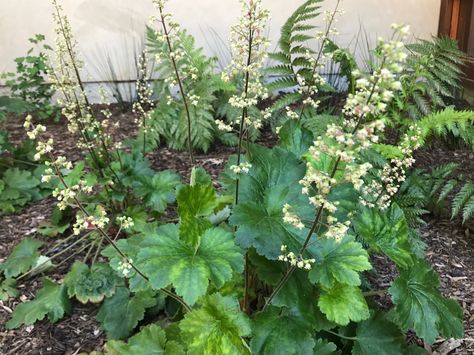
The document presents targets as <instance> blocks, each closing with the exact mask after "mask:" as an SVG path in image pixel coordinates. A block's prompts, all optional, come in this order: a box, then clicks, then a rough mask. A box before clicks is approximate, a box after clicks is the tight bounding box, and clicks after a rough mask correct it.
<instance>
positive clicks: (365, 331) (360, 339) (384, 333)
mask: <svg viewBox="0 0 474 355" xmlns="http://www.w3.org/2000/svg"><path fill="white" fill-rule="evenodd" d="M404 346H405V337H404V335H403V334H402V332H401V331H400V329H399V328H398V327H397V326H396V325H395V324H393V323H392V322H390V321H388V320H387V319H386V317H385V314H384V313H382V312H378V313H375V312H374V313H373V314H372V316H371V317H370V318H369V319H367V320H365V321H363V322H360V323H359V324H357V330H356V340H355V342H354V347H353V348H352V354H353V355H372V354H384V355H385V354H386V355H399V354H403V353H404V352H403V350H402V349H403V347H404Z"/></svg>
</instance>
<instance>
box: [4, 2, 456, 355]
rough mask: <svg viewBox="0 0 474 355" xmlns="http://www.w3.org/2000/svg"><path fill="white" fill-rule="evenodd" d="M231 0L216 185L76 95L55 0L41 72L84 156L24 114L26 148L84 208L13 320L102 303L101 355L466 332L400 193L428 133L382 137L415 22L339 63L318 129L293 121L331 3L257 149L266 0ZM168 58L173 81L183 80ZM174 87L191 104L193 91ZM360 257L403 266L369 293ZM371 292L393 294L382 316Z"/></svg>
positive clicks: (17, 253) (25, 267)
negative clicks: (53, 273)
mask: <svg viewBox="0 0 474 355" xmlns="http://www.w3.org/2000/svg"><path fill="white" fill-rule="evenodd" d="M240 2H241V6H242V11H241V15H240V19H239V21H238V22H237V24H236V25H235V26H233V27H232V31H231V40H232V49H233V52H234V56H233V60H232V63H231V64H230V66H229V68H228V70H226V71H225V73H223V79H224V81H229V80H234V81H235V82H239V81H241V83H239V84H238V85H237V87H238V88H242V89H241V90H240V91H238V92H237V93H236V94H235V95H233V96H232V97H231V98H230V104H231V105H232V106H233V107H234V108H237V109H240V110H241V118H240V119H239V120H238V121H237V122H235V124H234V123H231V124H228V123H225V122H223V121H218V122H216V125H217V126H218V127H220V128H221V129H222V130H223V131H225V132H228V131H233V130H234V129H235V130H236V131H237V132H238V135H239V144H238V152H237V155H236V156H232V157H230V158H229V162H228V164H227V166H226V169H225V171H224V172H223V174H222V176H221V179H220V180H221V181H220V182H221V186H222V189H220V190H219V191H217V190H216V189H215V187H214V184H213V181H212V180H211V178H210V177H209V175H207V173H206V172H205V171H204V170H203V169H201V168H194V169H193V171H192V174H191V181H190V183H189V184H181V183H180V181H179V178H178V177H177V176H176V175H175V174H174V173H171V172H169V171H163V172H158V173H156V172H153V171H151V169H150V168H149V166H148V164H147V160H146V158H145V156H144V153H145V150H146V149H144V144H145V141H146V138H145V137H144V136H142V135H141V134H140V135H139V137H138V138H137V140H138V142H139V144H136V145H132V153H125V152H124V150H123V149H122V147H121V146H120V144H118V143H117V142H115V139H114V136H113V133H111V132H113V130H112V129H111V127H112V125H111V123H110V120H109V117H110V113H109V112H108V111H107V110H105V111H104V112H103V116H104V117H105V118H104V119H99V118H97V116H96V115H95V113H94V112H93V110H92V109H91V107H90V104H89V103H88V101H87V96H86V94H85V91H84V87H83V84H82V81H81V80H80V75H79V73H80V69H81V67H80V61H78V59H77V53H76V44H75V41H74V39H73V36H72V32H71V28H70V25H69V22H68V21H67V18H66V17H65V16H64V15H63V13H62V10H61V7H60V6H59V5H58V4H57V3H56V0H53V4H54V5H55V9H56V11H57V12H56V14H55V22H56V25H57V28H58V30H57V34H58V37H57V43H56V53H57V58H56V64H55V66H53V67H52V68H51V70H50V76H51V78H52V80H53V82H54V84H55V86H56V88H57V89H58V90H59V91H61V92H62V93H63V98H62V101H61V105H62V107H63V114H64V115H65V116H66V118H67V119H68V122H69V130H70V131H71V132H73V133H77V135H78V137H79V144H80V146H81V147H83V148H84V149H85V150H86V151H87V152H88V154H87V158H86V161H85V163H84V162H79V163H77V164H73V163H72V162H69V161H68V160H67V158H65V157H57V156H55V155H54V152H53V141H52V140H51V139H50V138H48V137H47V132H45V131H46V128H45V127H44V126H42V125H38V124H35V123H34V122H33V120H32V119H31V118H30V117H28V118H27V120H26V123H25V128H26V129H27V131H28V135H29V136H30V138H31V139H36V140H37V158H38V159H39V160H41V159H44V160H45V163H46V164H47V165H48V166H49V171H48V172H47V173H46V174H45V175H44V176H43V181H45V182H51V181H55V182H56V186H57V187H56V190H55V192H54V196H55V197H56V198H57V199H58V201H59V204H58V206H59V208H60V209H61V210H66V209H73V210H74V211H77V214H76V218H75V223H74V225H73V235H72V236H70V237H68V238H65V239H64V240H62V241H60V242H59V243H60V244H61V243H67V244H66V245H67V249H68V250H75V253H76V254H78V253H80V252H82V251H84V252H85V253H86V256H85V258H83V259H82V261H76V263H74V265H73V266H72V268H71V270H70V272H69V273H68V274H67V275H66V277H65V279H64V282H62V283H57V282H54V281H53V280H51V279H49V278H45V279H44V281H43V288H42V289H41V290H40V291H39V292H38V294H37V297H36V299H34V300H32V301H28V302H25V303H22V304H20V305H18V306H17V308H16V309H15V311H14V312H13V314H12V318H11V320H10V321H9V322H8V323H7V327H8V328H16V327H18V326H20V325H21V324H32V323H34V322H35V321H37V320H40V319H43V318H44V317H46V316H47V317H48V319H49V320H50V321H52V322H56V321H59V320H60V319H61V318H62V317H63V316H64V315H65V314H66V313H67V312H69V310H70V306H71V301H70V300H71V299H73V298H75V299H77V300H78V301H79V302H82V303H89V302H91V303H100V308H99V311H98V314H97V320H98V321H99V322H100V324H101V326H102V328H103V329H104V331H105V332H106V334H107V337H108V338H109V341H108V342H107V344H106V345H105V352H106V353H109V354H138V353H150V352H151V351H153V352H157V353H158V352H165V353H169V354H181V353H189V354H250V353H253V354H340V353H349V352H351V353H352V354H405V353H410V354H411V353H413V354H415V353H424V352H425V351H424V350H423V349H422V348H419V347H417V346H416V345H408V344H406V342H405V336H404V334H405V332H407V331H408V330H413V331H415V332H416V335H417V336H418V337H419V338H421V339H422V340H424V341H426V342H427V343H433V342H434V341H435V340H436V338H437V337H438V336H443V337H462V335H463V325H462V310H461V308H460V307H459V305H458V304H457V302H455V301H454V300H451V299H446V298H444V297H443V296H442V294H441V293H440V291H439V279H438V276H437V275H436V273H435V272H434V271H433V270H432V269H431V267H430V266H429V264H428V263H427V262H426V261H425V260H424V259H423V257H422V256H423V255H420V252H419V249H418V246H417V241H416V240H413V236H412V233H411V231H410V227H409V225H408V222H407V219H406V217H405V215H404V212H403V210H402V209H401V208H400V207H399V206H398V205H397V204H396V203H394V202H393V197H394V196H395V195H396V193H397V191H398V189H399V186H400V184H401V183H402V182H403V181H404V180H405V174H406V171H407V169H409V168H410V167H411V166H412V164H413V152H414V151H415V150H416V149H418V148H419V147H420V145H421V144H422V142H423V140H424V138H425V137H426V136H427V135H428V134H429V130H428V129H426V127H427V126H426V125H422V124H419V125H418V124H416V123H413V124H412V125H411V126H410V127H409V128H408V129H407V130H406V134H405V135H404V136H403V137H402V139H400V143H398V146H390V145H388V144H383V142H384V130H385V127H386V126H387V125H388V124H389V123H390V119H391V117H390V114H389V112H388V111H387V108H388V107H389V105H390V103H391V102H392V100H393V98H394V96H395V95H397V93H398V92H399V91H400V90H402V89H403V87H402V84H401V83H400V81H399V75H400V73H402V72H403V70H404V65H405V61H406V59H407V55H406V50H405V45H404V43H403V40H404V39H405V38H406V37H407V36H408V34H409V28H408V27H407V26H404V25H393V31H394V33H393V36H392V37H391V39H389V40H384V39H379V40H378V42H377V46H376V48H375V49H374V58H375V60H374V62H373V63H372V64H371V65H372V67H371V70H370V71H368V72H364V71H362V70H359V69H355V70H353V71H352V72H351V73H350V82H353V83H354V90H353V92H352V93H350V94H349V95H348V97H347V100H346V101H345V104H344V107H343V109H342V112H341V113H340V114H339V117H337V119H335V120H334V122H329V123H328V124H327V125H326V127H325V129H324V132H323V133H322V134H319V135H316V136H315V135H314V133H313V132H311V131H309V130H308V129H307V128H305V127H304V126H303V124H302V118H303V117H304V116H305V115H306V110H310V112H314V110H318V108H319V105H320V102H319V100H318V98H317V93H318V92H319V90H320V88H321V87H323V86H327V82H326V80H325V78H324V76H322V75H320V74H319V72H320V71H319V69H320V68H321V65H322V64H324V63H325V62H327V61H330V60H331V58H332V56H333V53H332V52H331V51H329V50H328V49H327V48H328V46H327V44H328V43H329V41H330V37H332V36H334V35H335V34H337V30H336V28H335V26H334V24H335V22H336V17H337V16H339V15H341V14H342V11H341V10H340V9H339V6H340V2H339V1H338V2H337V4H336V8H335V10H334V11H333V12H328V13H326V14H325V17H326V28H325V29H324V30H323V31H318V33H317V38H318V39H319V41H320V45H321V50H320V51H319V52H315V53H312V52H309V51H306V50H305V51H304V53H300V52H299V51H298V49H295V51H294V53H293V55H297V56H298V55H300V54H303V55H304V58H305V61H306V62H305V63H309V64H310V70H309V71H308V70H307V71H304V72H302V73H301V74H300V75H298V76H297V79H298V82H299V86H298V88H297V89H296V90H297V92H298V93H299V97H300V98H301V99H302V100H301V102H300V105H298V106H297V107H295V106H292V107H287V108H286V109H285V110H284V117H283V119H282V120H281V122H283V123H282V125H281V127H279V129H278V135H279V143H278V144H277V145H276V146H275V147H273V148H266V147H262V146H259V145H256V144H252V143H251V142H250V139H249V135H248V134H247V133H248V131H249V129H250V128H259V127H261V126H262V122H263V121H264V120H268V119H270V117H271V116H272V111H271V109H267V110H261V111H260V116H258V117H254V116H251V115H250V114H249V113H250V112H254V111H255V108H256V106H257V105H258V104H259V102H260V101H261V100H263V99H265V98H267V97H268V96H269V94H270V93H269V92H268V91H267V89H266V86H265V85H264V82H263V81H262V78H263V74H262V69H263V66H264V63H265V60H266V56H267V48H268V39H267V38H266V37H265V33H266V26H267V24H268V19H269V13H268V11H267V10H265V9H263V7H262V3H261V1H260V0H241V1H240ZM319 2H320V1H317V0H308V1H306V2H305V5H306V9H307V10H308V9H309V10H308V11H310V12H311V13H314V11H315V8H317V7H318V6H319V5H318V3H319ZM155 5H156V6H157V9H158V11H159V19H160V20H159V21H160V23H161V25H162V26H163V31H162V32H159V33H158V34H159V35H160V36H161V37H160V38H161V39H162V41H163V42H164V44H166V43H168V44H167V45H168V46H169V48H168V49H169V50H168V52H167V53H168V56H167V57H163V58H161V59H162V60H167V61H171V63H172V64H173V63H174V64H176V61H179V58H178V57H181V56H183V55H184V54H183V53H180V52H176V50H173V47H172V46H173V43H174V42H173V41H172V39H173V36H171V35H170V36H168V34H167V33H168V32H167V31H168V27H166V26H167V24H168V26H170V27H169V28H170V29H176V26H177V25H174V24H173V25H170V21H171V20H170V19H171V16H170V15H168V14H167V13H166V12H164V8H165V1H162V0H161V1H155ZM302 8H303V7H301V8H300V9H299V10H298V11H302V10H301V9H302ZM298 16H303V17H304V16H305V14H304V13H302V14H300V15H298ZM301 26H303V25H301ZM305 29H306V27H297V28H296V29H295V31H301V30H305ZM305 38H306V37H303V38H301V40H302V41H305V40H306V39H305ZM295 40H297V39H295ZM331 43H333V42H332V40H331ZM323 49H324V50H323ZM287 59H288V58H287ZM290 59H291V58H290ZM173 67H174V68H175V69H176V70H175V79H173V80H174V81H173V82H172V83H171V84H172V85H178V86H180V78H182V76H180V74H181V73H180V72H179V69H178V66H177V65H173ZM186 71H187V72H188V73H192V72H193V68H190V67H188V68H187V69H186ZM138 90H139V91H140V92H141V93H142V97H143V100H141V101H140V102H139V103H138V104H137V105H135V110H136V112H137V113H138V114H139V116H140V117H141V121H140V120H139V121H138V122H140V123H139V124H140V126H141V128H144V129H146V127H148V126H147V125H148V124H149V122H148V120H152V119H153V118H152V117H151V116H150V115H149V112H148V111H147V108H149V107H150V106H152V100H151V92H150V91H149V87H148V86H146V84H143V83H142V84H140V83H139V84H138ZM181 95H182V101H183V102H184V104H185V105H186V102H187V100H189V101H191V102H192V101H193V99H192V98H191V97H187V96H186V95H187V94H186V92H185V91H183V90H182V91H181ZM196 100H197V99H196ZM186 111H187V110H186ZM188 113H189V114H187V116H186V117H187V120H188V123H189V128H191V125H190V122H189V121H191V120H192V119H193V117H192V115H191V114H190V112H188ZM142 133H143V131H142ZM145 133H146V132H145ZM191 135H192V132H191V133H190V136H189V137H188V143H190V142H191ZM142 143H143V144H142ZM134 147H135V148H134ZM136 147H138V148H136ZM374 156H376V157H377V159H373V157H374ZM190 157H191V159H193V158H192V149H190ZM369 157H372V159H369ZM374 160H376V161H377V162H378V163H377V164H375V163H373V161H374ZM86 164H87V167H88V169H86V168H85V167H86ZM175 201H176V205H177V218H176V219H175V220H174V221H171V222H172V223H169V222H170V221H168V222H166V221H164V218H162V217H163V213H164V212H165V211H166V209H167V205H168V204H170V203H173V202H175ZM40 248H41V243H40V242H38V241H35V240H32V239H25V240H24V241H23V242H21V243H20V244H19V245H18V246H17V247H16V248H15V249H14V250H13V253H12V254H11V255H10V257H9V258H8V259H7V261H6V262H5V263H3V264H2V265H1V269H2V271H3V274H4V278H5V280H4V281H3V282H2V286H1V292H2V293H1V294H0V295H2V298H8V297H14V296H15V294H16V290H15V287H14V286H15V279H18V278H23V277H25V276H26V275H29V274H31V273H33V272H34V271H35V270H37V269H38V267H39V266H43V267H44V266H48V265H49V266H51V265H50V264H51V260H52V259H54V258H56V257H58V256H59V255H61V254H60V253H61V252H60V253H59V254H58V253H56V254H54V255H49V256H45V255H42V254H41V253H40ZM43 254H47V253H43ZM371 254H383V255H386V256H387V257H388V258H389V259H390V260H391V261H392V262H393V263H394V264H395V265H396V267H397V269H398V271H399V276H398V277H397V278H396V279H395V280H394V281H393V282H392V284H391V286H390V287H389V288H388V289H384V290H377V289H375V290H374V289H372V287H373V285H372V283H371V279H372V278H371V277H369V275H370V272H373V271H371V270H373V265H372V264H371V258H370V255H371ZM421 254H422V253H421ZM43 270H44V269H43ZM376 296H377V297H386V298H387V299H390V300H391V302H392V303H393V307H392V308H391V310H390V311H389V312H387V311H385V310H383V309H382V308H381V307H379V306H378V305H377V303H376V302H375V299H374V297H376ZM157 314H160V317H159V319H163V320H162V321H156V319H157V317H156V315H157ZM161 315H163V316H161ZM153 320H154V321H153ZM139 324H140V326H141V327H140V328H139V327H138V325H139Z"/></svg>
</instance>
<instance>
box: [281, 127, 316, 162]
mask: <svg viewBox="0 0 474 355" xmlns="http://www.w3.org/2000/svg"><path fill="white" fill-rule="evenodd" d="M278 135H279V136H280V142H279V146H280V147H282V148H285V149H286V150H288V151H289V152H292V153H293V154H294V155H296V156H297V157H298V158H299V157H301V156H302V155H303V154H305V153H306V152H307V151H308V149H309V147H310V146H311V145H312V143H313V140H314V138H313V134H312V133H311V132H310V131H309V130H307V129H306V128H303V127H301V124H300V123H298V122H296V121H295V120H288V121H286V122H285V124H284V125H283V126H282V127H281V129H280V132H279V134H278Z"/></svg>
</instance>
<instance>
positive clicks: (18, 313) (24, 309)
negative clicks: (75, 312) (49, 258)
mask: <svg viewBox="0 0 474 355" xmlns="http://www.w3.org/2000/svg"><path fill="white" fill-rule="evenodd" d="M70 308H71V304H70V303H69V299H68V297H67V294H66V287H65V286H64V285H59V284H57V283H55V282H54V281H52V280H50V279H48V278H44V279H43V287H42V288H41V289H40V290H39V291H38V293H37V295H36V297H35V299H34V300H32V301H28V302H25V303H21V304H19V305H18V306H16V308H15V310H14V311H13V314H12V317H11V319H10V320H9V321H8V322H7V323H6V327H7V328H8V329H15V328H18V327H19V326H20V325H22V324H25V325H31V324H34V323H35V322H36V321H38V320H42V319H44V317H45V316H48V319H49V320H50V321H51V322H53V323H55V322H57V321H58V320H60V319H61V318H62V317H63V316H64V314H65V313H68V312H69V311H70Z"/></svg>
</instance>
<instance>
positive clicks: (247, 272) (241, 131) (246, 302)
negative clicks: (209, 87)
mask: <svg viewBox="0 0 474 355" xmlns="http://www.w3.org/2000/svg"><path fill="white" fill-rule="evenodd" d="M251 16H252V13H250V14H249V17H251ZM248 36H249V37H248V57H247V71H246V73H245V87H244V98H245V100H246V99H247V97H248V91H249V85H250V70H249V67H250V65H251V64H252V47H253V36H254V31H253V29H252V28H251V27H250V28H249V34H248ZM247 116H248V108H247V106H245V107H244V108H243V109H242V117H241V120H240V129H239V145H238V148H237V166H240V163H241V155H242V142H243V138H244V133H245V130H244V129H245V121H246V119H247ZM247 142H248V140H247ZM239 183H240V179H239V175H237V179H236V181H235V206H237V205H238V204H239ZM244 270H245V271H244V301H243V307H242V308H243V311H244V312H245V313H248V312H249V288H250V270H249V258H248V252H246V253H245V267H244Z"/></svg>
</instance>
